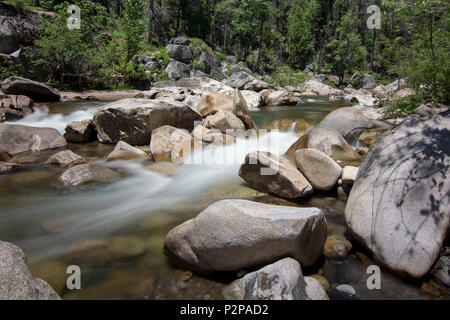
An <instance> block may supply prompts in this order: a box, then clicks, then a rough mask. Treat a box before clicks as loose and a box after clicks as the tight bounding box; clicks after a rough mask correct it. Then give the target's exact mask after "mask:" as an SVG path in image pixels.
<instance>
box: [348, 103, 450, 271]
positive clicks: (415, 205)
mask: <svg viewBox="0 0 450 320" xmlns="http://www.w3.org/2000/svg"><path fill="white" fill-rule="evenodd" d="M449 136H450V112H449V111H447V112H444V113H441V114H440V115H438V116H434V117H429V118H420V117H419V116H413V117H411V118H410V119H408V120H406V121H405V122H404V123H402V124H401V125H400V126H398V127H396V128H394V129H392V130H391V131H389V132H387V133H385V134H384V135H383V136H381V137H380V138H379V139H377V140H376V142H375V143H374V144H373V145H372V146H371V148H370V150H369V152H368V154H367V155H366V157H365V158H364V160H363V162H362V163H361V166H360V168H359V171H358V175H357V178H356V181H355V183H354V185H353V188H352V190H351V193H350V197H349V199H348V202H347V207H346V209H345V219H346V222H347V224H348V226H349V228H350V230H351V232H352V233H353V234H354V236H355V238H356V239H357V240H359V241H360V242H361V243H362V244H363V245H364V246H365V247H367V248H368V249H369V250H370V251H371V252H372V253H373V256H374V258H375V259H376V260H377V261H379V262H380V263H381V264H383V265H384V266H386V267H387V268H389V269H390V270H392V271H394V272H396V273H397V274H400V275H405V276H410V277H413V278H421V277H423V276H424V275H425V274H426V273H427V272H428V271H429V269H430V267H431V266H432V265H433V263H434V262H435V261H436V259H437V258H438V255H439V252H440V250H441V248H442V245H443V242H444V240H445V239H446V237H447V236H448V234H449V229H450V210H449V208H450V179H448V177H449V175H450V140H449V139H448V137H449Z"/></svg>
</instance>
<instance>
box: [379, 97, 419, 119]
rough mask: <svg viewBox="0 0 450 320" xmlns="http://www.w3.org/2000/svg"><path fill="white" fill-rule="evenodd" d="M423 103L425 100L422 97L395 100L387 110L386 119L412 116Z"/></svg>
mask: <svg viewBox="0 0 450 320" xmlns="http://www.w3.org/2000/svg"><path fill="white" fill-rule="evenodd" d="M422 103H423V98H422V96H420V95H412V96H409V97H406V98H400V99H397V100H394V101H392V102H390V103H389V104H388V106H387V107H386V108H385V111H384V112H385V117H386V118H392V117H397V116H398V115H402V113H405V114H412V113H413V112H414V110H415V109H416V108H417V107H419V106H420V105H421V104H422Z"/></svg>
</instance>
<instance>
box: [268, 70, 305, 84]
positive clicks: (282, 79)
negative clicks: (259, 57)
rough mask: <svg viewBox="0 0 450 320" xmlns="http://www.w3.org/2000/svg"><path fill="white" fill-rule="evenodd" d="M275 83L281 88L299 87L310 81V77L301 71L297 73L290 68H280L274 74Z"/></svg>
mask: <svg viewBox="0 0 450 320" xmlns="http://www.w3.org/2000/svg"><path fill="white" fill-rule="evenodd" d="M272 78H273V79H274V82H275V83H276V84H277V85H279V86H282V87H284V86H297V85H299V84H300V83H303V82H305V81H307V80H308V79H309V76H308V75H307V74H306V73H304V72H301V71H295V70H293V69H291V68H290V67H289V66H283V67H278V68H276V69H275V72H274V73H273V74H272Z"/></svg>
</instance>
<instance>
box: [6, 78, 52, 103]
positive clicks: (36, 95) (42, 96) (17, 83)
mask: <svg viewBox="0 0 450 320" xmlns="http://www.w3.org/2000/svg"><path fill="white" fill-rule="evenodd" d="M2 91H3V92H4V93H6V94H18V95H25V96H27V97H29V98H31V99H33V101H35V102H51V101H59V99H60V98H61V95H60V94H59V92H58V90H56V89H53V88H52V87H50V86H48V85H46V84H44V83H41V82H37V81H33V80H30V79H26V78H22V77H16V76H13V77H9V78H7V79H5V80H3V83H2Z"/></svg>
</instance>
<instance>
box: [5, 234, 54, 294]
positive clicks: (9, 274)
mask: <svg viewBox="0 0 450 320" xmlns="http://www.w3.org/2000/svg"><path fill="white" fill-rule="evenodd" d="M60 299H61V298H60V297H59V296H58V294H57V293H56V292H55V291H54V290H53V289H52V288H51V287H50V285H48V283H46V282H45V281H43V280H41V279H37V278H34V277H33V275H32V274H31V272H30V270H29V269H28V265H27V260H26V257H25V254H24V253H23V251H22V250H21V249H20V248H19V247H16V246H15V245H13V244H11V243H8V242H4V241H0V300H60Z"/></svg>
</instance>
